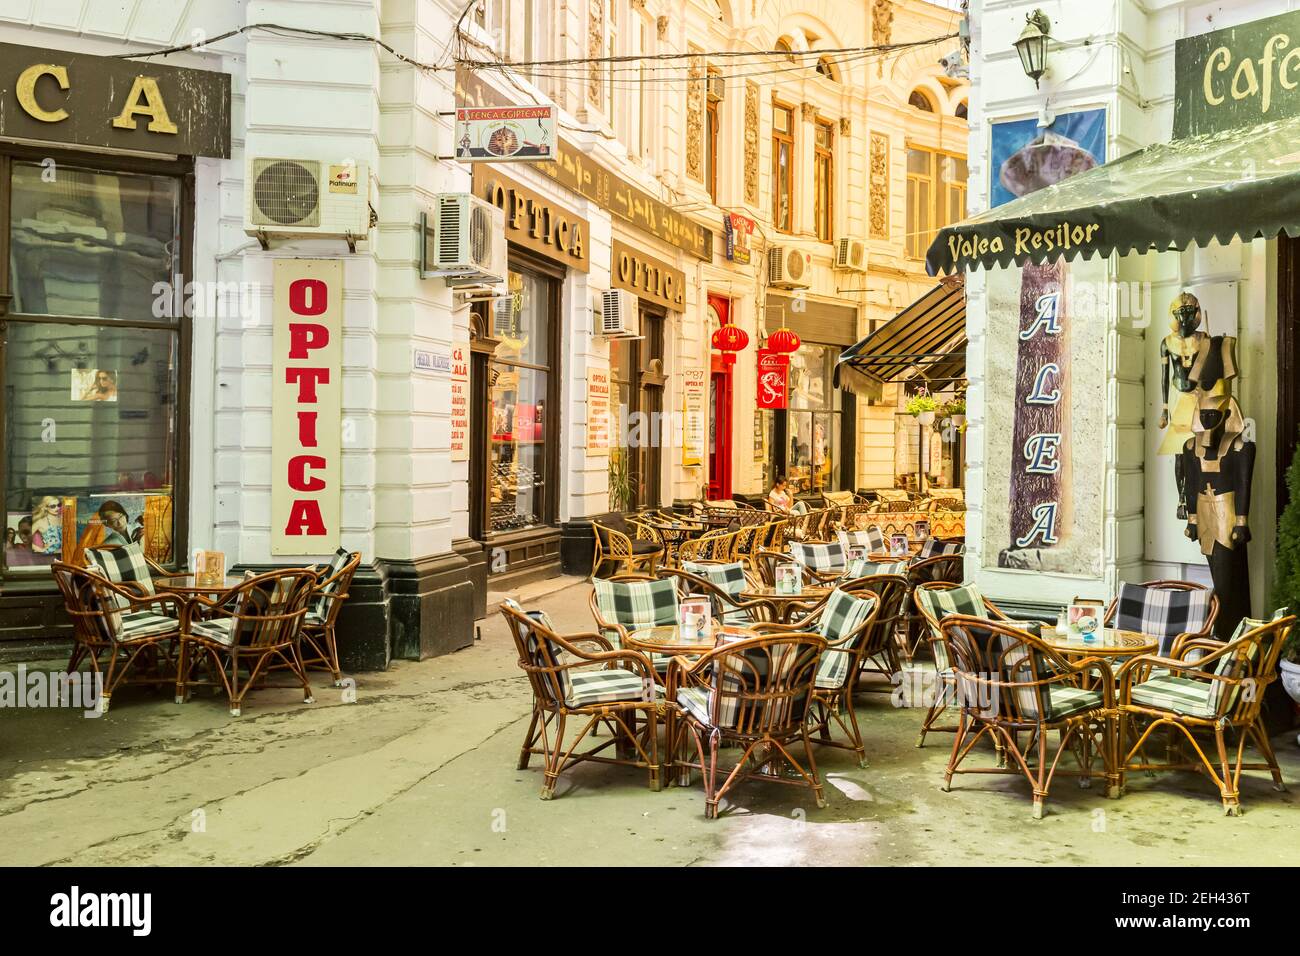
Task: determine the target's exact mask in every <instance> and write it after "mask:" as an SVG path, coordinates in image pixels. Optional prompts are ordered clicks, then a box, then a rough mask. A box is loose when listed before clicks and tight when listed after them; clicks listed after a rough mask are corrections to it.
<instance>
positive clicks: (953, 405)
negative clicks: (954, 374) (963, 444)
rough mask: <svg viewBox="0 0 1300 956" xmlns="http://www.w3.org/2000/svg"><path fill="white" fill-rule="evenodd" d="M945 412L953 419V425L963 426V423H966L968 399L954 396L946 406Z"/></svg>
mask: <svg viewBox="0 0 1300 956" xmlns="http://www.w3.org/2000/svg"><path fill="white" fill-rule="evenodd" d="M944 412H945V413H946V414H947V416H948V417H949V418H951V419H952V423H953V425H955V426H956V427H958V428H961V426H962V425H965V424H966V399H965V398H960V397H959V398H954V399H953V400H952V401H951V402H949V403H948V404H947V405H945V406H944Z"/></svg>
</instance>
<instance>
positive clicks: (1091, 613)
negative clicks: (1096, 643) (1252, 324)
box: [1065, 598, 1105, 641]
mask: <svg viewBox="0 0 1300 956" xmlns="http://www.w3.org/2000/svg"><path fill="white" fill-rule="evenodd" d="M1104 613H1105V605H1104V604H1103V603H1102V602H1101V601H1095V600H1087V599H1084V598H1075V599H1074V603H1072V604H1071V605H1070V606H1069V608H1067V609H1066V618H1065V619H1066V622H1067V623H1068V624H1069V626H1070V634H1071V635H1072V636H1075V637H1082V638H1083V639H1084V641H1092V640H1096V638H1097V632H1098V631H1099V630H1101V620H1102V615H1103V614H1104Z"/></svg>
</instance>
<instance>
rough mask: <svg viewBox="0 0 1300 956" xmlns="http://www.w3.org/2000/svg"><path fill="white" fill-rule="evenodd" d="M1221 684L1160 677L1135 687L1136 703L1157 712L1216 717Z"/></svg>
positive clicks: (1173, 676)
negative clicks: (1165, 711) (1218, 686)
mask: <svg viewBox="0 0 1300 956" xmlns="http://www.w3.org/2000/svg"><path fill="white" fill-rule="evenodd" d="M1215 683H1218V681H1204V680H1196V679H1194V678H1191V677H1178V676H1175V675H1173V674H1161V675H1159V676H1157V677H1152V678H1151V679H1150V680H1146V681H1143V682H1142V683H1141V684H1137V685H1136V686H1134V688H1133V691H1132V697H1133V702H1134V703H1135V704H1141V705H1142V706H1144V707H1151V708H1153V709H1155V710H1169V711H1173V712H1174V713H1175V714H1185V715H1187V716H1189V717H1206V718H1209V717H1213V716H1214V715H1215V714H1216V713H1217V712H1218V705H1217V702H1216V696H1217V692H1216V690H1215V688H1214V687H1213V686H1211V685H1212V684H1215Z"/></svg>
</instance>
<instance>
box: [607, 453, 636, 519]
mask: <svg viewBox="0 0 1300 956" xmlns="http://www.w3.org/2000/svg"><path fill="white" fill-rule="evenodd" d="M631 501H632V478H631V476H630V475H629V474H628V471H627V459H626V457H625V456H624V455H623V454H621V453H614V454H611V455H610V456H609V510H610V511H626V510H627V507H628V505H629V504H630V503H631Z"/></svg>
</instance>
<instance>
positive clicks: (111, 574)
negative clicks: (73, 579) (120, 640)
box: [86, 542, 155, 608]
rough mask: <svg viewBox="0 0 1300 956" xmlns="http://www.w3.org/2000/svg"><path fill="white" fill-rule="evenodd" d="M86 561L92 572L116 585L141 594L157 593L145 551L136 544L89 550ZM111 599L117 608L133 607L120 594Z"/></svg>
mask: <svg viewBox="0 0 1300 956" xmlns="http://www.w3.org/2000/svg"><path fill="white" fill-rule="evenodd" d="M86 559H87V561H89V562H90V568H91V570H93V571H98V572H99V573H100V574H102V575H103V576H104V577H106V578H108V580H110V581H112V582H113V583H114V584H124V585H126V586H127V588H128V590H135V591H137V592H139V593H141V594H153V593H155V592H154V586H153V575H152V574H150V573H149V562H148V561H146V560H145V559H144V549H142V548H141V547H140V545H138V544H135V543H134V542H133V543H131V544H124V545H122V546H121V547H117V548H88V549H86ZM133 585H134V587H132V586H133ZM110 599H111V600H112V602H113V604H114V605H115V606H116V607H119V608H126V607H130V606H131V602H130V601H128V600H127V599H126V598H124V597H122V595H120V594H112V595H110Z"/></svg>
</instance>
